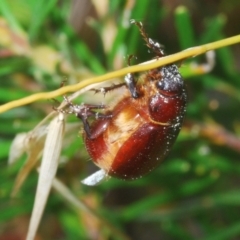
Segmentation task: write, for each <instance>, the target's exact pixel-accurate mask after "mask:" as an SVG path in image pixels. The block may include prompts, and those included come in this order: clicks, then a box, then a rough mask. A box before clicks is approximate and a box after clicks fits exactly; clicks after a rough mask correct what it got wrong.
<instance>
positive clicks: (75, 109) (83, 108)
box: [64, 96, 112, 139]
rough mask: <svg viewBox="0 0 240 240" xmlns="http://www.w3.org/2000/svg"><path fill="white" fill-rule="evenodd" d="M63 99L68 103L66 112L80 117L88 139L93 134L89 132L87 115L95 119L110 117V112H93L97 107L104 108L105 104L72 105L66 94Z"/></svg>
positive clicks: (91, 137)
mask: <svg viewBox="0 0 240 240" xmlns="http://www.w3.org/2000/svg"><path fill="white" fill-rule="evenodd" d="M64 100H65V101H66V102H67V103H68V105H69V109H70V110H69V111H68V113H74V114H75V115H76V116H77V117H78V118H79V119H81V121H82V123H83V129H84V131H85V132H86V134H87V137H88V138H89V139H94V136H93V135H92V133H91V127H90V125H89V122H88V118H89V117H94V118H96V119H99V118H101V119H106V118H111V117H112V114H110V113H108V114H102V113H99V112H95V111H94V110H97V109H105V108H106V106H105V105H103V104H81V105H74V104H73V103H72V102H71V101H70V100H69V99H68V98H67V97H66V96H64Z"/></svg>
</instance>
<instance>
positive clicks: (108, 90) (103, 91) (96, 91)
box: [91, 83, 126, 95]
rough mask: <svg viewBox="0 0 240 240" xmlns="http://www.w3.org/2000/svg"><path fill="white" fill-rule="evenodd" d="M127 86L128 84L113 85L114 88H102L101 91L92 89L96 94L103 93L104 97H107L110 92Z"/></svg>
mask: <svg viewBox="0 0 240 240" xmlns="http://www.w3.org/2000/svg"><path fill="white" fill-rule="evenodd" d="M125 85H126V83H119V84H113V85H112V86H109V87H101V88H99V89H95V88H93V89H91V91H95V93H103V95H105V94H106V93H107V92H110V91H112V90H115V89H117V88H120V87H122V86H125Z"/></svg>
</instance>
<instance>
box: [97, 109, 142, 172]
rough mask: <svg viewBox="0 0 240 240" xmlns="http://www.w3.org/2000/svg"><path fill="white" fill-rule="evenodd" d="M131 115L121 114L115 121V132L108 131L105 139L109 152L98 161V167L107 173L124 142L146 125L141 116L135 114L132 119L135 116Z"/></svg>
mask: <svg viewBox="0 0 240 240" xmlns="http://www.w3.org/2000/svg"><path fill="white" fill-rule="evenodd" d="M131 115H132V114H129V113H128V112H124V111H123V112H121V113H120V114H119V115H118V116H117V118H116V119H115V120H114V121H113V125H114V126H113V128H114V129H115V130H114V131H111V130H110V131H109V132H108V130H107V131H106V137H105V138H104V139H105V143H106V146H107V149H108V150H107V151H105V153H104V154H103V155H102V156H101V159H100V160H99V161H98V166H99V167H101V168H102V169H104V170H105V171H106V172H109V170H110V168H111V166H112V163H113V160H114V158H115V156H116V153H117V152H118V151H119V149H120V148H121V146H122V145H123V144H124V142H125V141H126V140H127V139H128V138H129V137H130V136H131V135H132V134H133V133H134V132H135V131H136V130H137V129H138V128H139V127H140V125H142V124H143V123H144V120H143V119H142V118H141V116H140V114H138V113H135V114H134V117H133V118H131V117H132V116H133V115H132V116H131ZM113 128H112V129H113ZM110 129H111V128H110Z"/></svg>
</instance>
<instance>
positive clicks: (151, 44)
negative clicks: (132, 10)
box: [130, 19, 165, 57]
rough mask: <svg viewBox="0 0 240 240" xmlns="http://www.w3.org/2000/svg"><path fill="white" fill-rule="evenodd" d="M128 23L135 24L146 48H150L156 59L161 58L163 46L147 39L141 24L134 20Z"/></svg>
mask: <svg viewBox="0 0 240 240" xmlns="http://www.w3.org/2000/svg"><path fill="white" fill-rule="evenodd" d="M130 23H131V24H135V25H136V26H137V27H138V29H139V32H140V34H141V35H142V37H143V40H144V41H145V42H146V45H147V47H148V48H150V49H151V50H152V51H153V52H154V53H155V54H156V55H157V56H158V57H162V56H164V55H165V54H164V51H163V46H162V45H161V44H160V43H158V42H155V41H153V40H152V39H151V38H150V37H148V35H147V33H146V31H145V29H144V27H143V24H142V22H138V21H136V20H134V19H131V20H130Z"/></svg>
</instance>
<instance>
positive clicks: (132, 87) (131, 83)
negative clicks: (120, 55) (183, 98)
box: [124, 55, 139, 98]
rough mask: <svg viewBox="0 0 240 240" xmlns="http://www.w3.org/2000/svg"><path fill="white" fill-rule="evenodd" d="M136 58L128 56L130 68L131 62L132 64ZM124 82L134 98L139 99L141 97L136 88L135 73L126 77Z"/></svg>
mask: <svg viewBox="0 0 240 240" xmlns="http://www.w3.org/2000/svg"><path fill="white" fill-rule="evenodd" d="M133 57H135V56H134V55H129V56H128V66H130V65H131V64H130V62H131V59H132V58H133ZM124 81H125V84H126V85H127V87H128V89H129V91H130V93H131V95H132V97H133V98H138V97H139V94H138V92H137V88H136V82H137V81H136V79H135V77H134V74H133V73H128V74H127V75H126V76H125V77H124Z"/></svg>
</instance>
